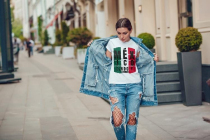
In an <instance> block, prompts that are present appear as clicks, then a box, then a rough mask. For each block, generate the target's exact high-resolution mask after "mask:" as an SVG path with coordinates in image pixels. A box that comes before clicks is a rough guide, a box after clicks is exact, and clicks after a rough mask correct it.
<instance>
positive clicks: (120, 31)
mask: <svg viewBox="0 0 210 140" xmlns="http://www.w3.org/2000/svg"><path fill="white" fill-rule="evenodd" d="M131 32H132V29H131V30H130V31H129V30H128V28H126V27H121V28H117V35H118V38H119V39H120V40H121V41H122V42H127V41H129V40H130V34H131Z"/></svg>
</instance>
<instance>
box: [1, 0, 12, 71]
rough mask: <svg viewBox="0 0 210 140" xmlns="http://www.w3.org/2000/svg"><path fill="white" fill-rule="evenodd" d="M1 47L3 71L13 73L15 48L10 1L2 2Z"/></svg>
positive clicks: (2, 0)
mask: <svg viewBox="0 0 210 140" xmlns="http://www.w3.org/2000/svg"><path fill="white" fill-rule="evenodd" d="M0 15H1V16H0V37H1V38H0V47H1V52H2V53H1V55H2V71H3V72H13V71H14V63H13V46H12V37H11V18H10V0H0Z"/></svg>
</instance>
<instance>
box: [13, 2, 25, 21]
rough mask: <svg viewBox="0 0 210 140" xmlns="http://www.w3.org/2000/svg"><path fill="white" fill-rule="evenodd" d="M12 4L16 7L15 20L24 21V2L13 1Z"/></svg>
mask: <svg viewBox="0 0 210 140" xmlns="http://www.w3.org/2000/svg"><path fill="white" fill-rule="evenodd" d="M11 3H12V4H13V5H14V17H15V19H20V20H23V10H22V8H23V7H22V0H13V1H12V2H11Z"/></svg>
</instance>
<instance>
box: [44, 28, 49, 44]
mask: <svg viewBox="0 0 210 140" xmlns="http://www.w3.org/2000/svg"><path fill="white" fill-rule="evenodd" d="M49 40H50V37H49V34H48V32H47V30H44V42H43V46H46V45H48V44H49Z"/></svg>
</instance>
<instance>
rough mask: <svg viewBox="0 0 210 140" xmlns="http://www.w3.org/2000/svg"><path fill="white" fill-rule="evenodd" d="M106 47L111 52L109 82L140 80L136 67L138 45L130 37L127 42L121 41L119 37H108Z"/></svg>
mask: <svg viewBox="0 0 210 140" xmlns="http://www.w3.org/2000/svg"><path fill="white" fill-rule="evenodd" d="M106 48H107V49H108V50H109V51H110V52H111V53H112V67H111V71H110V75H109V84H128V83H139V82H141V79H140V76H139V73H138V69H137V67H136V56H137V51H138V45H137V44H136V43H135V42H134V41H133V40H132V39H130V40H129V41H128V42H122V41H121V40H120V39H119V38H114V39H110V40H109V42H108V44H107V46H106Z"/></svg>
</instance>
